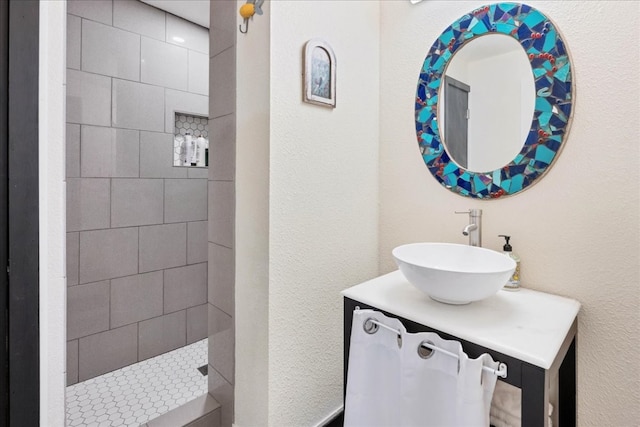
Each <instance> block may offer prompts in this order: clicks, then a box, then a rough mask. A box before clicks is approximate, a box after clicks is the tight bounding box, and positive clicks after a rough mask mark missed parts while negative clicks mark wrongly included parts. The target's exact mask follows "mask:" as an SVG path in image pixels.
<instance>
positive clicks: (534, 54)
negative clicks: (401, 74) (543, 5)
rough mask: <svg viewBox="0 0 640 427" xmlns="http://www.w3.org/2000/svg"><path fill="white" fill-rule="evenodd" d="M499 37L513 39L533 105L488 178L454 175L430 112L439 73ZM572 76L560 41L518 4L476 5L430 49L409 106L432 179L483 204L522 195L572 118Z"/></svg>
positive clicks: (457, 171) (545, 21) (539, 16)
mask: <svg viewBox="0 0 640 427" xmlns="http://www.w3.org/2000/svg"><path fill="white" fill-rule="evenodd" d="M487 33H499V34H505V35H508V36H511V37H513V38H514V39H515V40H517V41H518V43H520V45H521V46H522V48H523V49H524V51H525V52H526V54H527V56H528V58H529V62H530V64H531V71H532V74H533V76H534V81H535V90H536V102H535V109H534V114H533V121H532V123H531V128H530V130H529V133H528V136H527V139H526V140H525V142H524V144H523V146H522V149H521V151H520V153H518V155H516V157H515V158H514V159H513V160H512V161H511V162H510V163H509V164H507V165H506V166H504V167H503V168H501V169H497V170H495V171H490V172H482V173H481V172H471V171H467V170H465V169H463V168H460V167H459V166H458V165H457V164H456V163H455V162H453V161H452V160H451V159H450V158H449V155H448V154H447V152H446V151H445V149H444V145H443V143H442V141H441V138H440V133H439V130H438V121H437V115H436V112H437V111H438V93H439V90H440V86H441V82H442V77H443V75H444V72H445V69H446V67H447V65H448V63H449V61H450V60H451V58H452V57H453V56H454V54H455V53H456V52H457V50H458V49H460V48H461V47H463V46H464V45H465V44H466V43H468V42H469V41H471V40H473V39H474V38H475V37H477V36H479V35H482V34H487ZM572 93H573V80H572V69H571V63H570V61H569V56H568V54H567V50H566V46H565V42H564V41H563V40H562V38H561V36H560V33H559V32H558V30H557V29H556V27H555V26H554V25H553V23H552V22H551V21H550V20H549V18H547V17H546V16H545V15H544V14H543V13H542V12H540V11H539V10H536V9H534V8H533V7H531V6H528V5H526V4H521V3H496V4H491V5H487V6H482V7H480V8H478V9H475V10H473V11H472V12H470V13H468V14H466V15H464V16H462V17H460V18H459V19H458V20H457V21H455V22H454V23H453V24H452V25H451V26H449V27H447V28H446V29H445V30H444V31H443V32H442V34H441V35H440V36H439V37H438V38H437V39H436V41H435V42H434V43H433V45H432V46H431V48H430V49H429V52H428V53H427V56H426V58H425V60H424V63H423V66H422V70H421V72H420V77H419V80H418V87H417V91H416V101H415V120H416V134H417V137H418V144H419V146H420V152H421V153H422V158H423V160H424V162H425V164H426V165H427V167H428V169H429V171H430V172H431V174H432V175H433V176H434V177H435V178H436V180H438V182H440V184H442V185H443V186H445V187H446V188H449V189H450V190H451V191H454V192H456V193H458V194H460V195H463V196H467V197H473V198H479V199H489V198H498V197H503V196H508V195H511V194H514V193H517V192H519V191H522V190H524V189H526V188H527V187H528V186H530V185H531V184H533V183H534V182H535V181H536V180H537V179H538V178H540V177H541V176H542V175H543V174H544V173H545V171H546V170H547V169H548V168H549V167H550V166H551V164H552V163H553V161H554V160H555V159H556V158H557V154H558V153H559V152H560V150H561V149H562V146H563V144H564V141H565V139H566V135H567V133H566V132H567V130H568V123H569V120H570V118H571V111H572Z"/></svg>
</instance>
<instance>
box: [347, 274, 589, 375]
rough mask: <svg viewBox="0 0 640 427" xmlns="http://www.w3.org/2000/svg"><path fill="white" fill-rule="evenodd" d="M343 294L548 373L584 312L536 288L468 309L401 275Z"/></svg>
mask: <svg viewBox="0 0 640 427" xmlns="http://www.w3.org/2000/svg"><path fill="white" fill-rule="evenodd" d="M342 295H343V296H345V297H347V298H350V299H352V300H356V301H359V302H362V303H364V304H367V305H370V306H373V307H376V308H378V309H380V310H384V311H387V312H389V313H393V314H395V315H396V316H399V317H403V318H405V319H408V320H411V321H414V322H417V323H420V324H423V325H426V326H429V327H431V328H433V329H437V330H439V331H442V332H445V333H447V334H450V335H454V336H456V337H458V338H461V339H463V340H466V341H470V342H473V343H476V344H479V345H481V346H483V347H487V348H490V349H492V350H495V351H499V352H501V353H504V354H506V355H508V356H512V357H515V358H517V359H520V360H523V361H525V362H528V363H531V364H533V365H535V366H539V367H541V368H544V369H549V368H550V367H551V365H552V363H553V361H554V359H555V356H556V354H557V353H558V351H559V350H560V347H561V345H562V342H563V341H564V338H565V337H566V335H567V333H568V332H569V329H570V328H571V325H572V323H573V320H574V319H575V318H576V316H577V314H578V311H579V310H580V303H579V302H578V301H576V300H573V299H570V298H564V297H560V296H557V295H551V294H547V293H544V292H537V291H533V290H530V289H520V290H519V291H517V292H512V291H504V290H500V291H498V293H497V294H496V295H494V296H492V297H490V298H487V299H485V300H482V301H476V302H473V303H471V304H468V305H449V304H443V303H440V302H437V301H434V300H432V299H431V298H429V296H427V295H426V294H425V293H423V292H422V291H420V290H418V289H417V288H415V287H414V286H413V285H411V284H410V283H409V282H408V281H407V280H406V279H405V277H404V276H403V275H402V273H400V271H394V272H392V273H389V274H386V275H384V276H380V277H377V278H375V279H372V280H369V281H367V282H364V283H361V284H359V285H356V286H353V287H351V288H349V289H346V290H344V291H343V292H342Z"/></svg>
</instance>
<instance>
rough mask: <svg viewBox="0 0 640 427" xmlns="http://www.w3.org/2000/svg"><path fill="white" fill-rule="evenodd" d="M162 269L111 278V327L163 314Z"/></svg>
mask: <svg viewBox="0 0 640 427" xmlns="http://www.w3.org/2000/svg"><path fill="white" fill-rule="evenodd" d="M162 298H163V293H162V271H154V272H152V273H146V274H136V275H135V276H129V277H122V278H120V279H113V280H111V327H112V328H117V327H119V326H123V325H128V324H129V323H134V322H139V321H141V320H147V319H151V318H153V317H157V316H161V315H162Z"/></svg>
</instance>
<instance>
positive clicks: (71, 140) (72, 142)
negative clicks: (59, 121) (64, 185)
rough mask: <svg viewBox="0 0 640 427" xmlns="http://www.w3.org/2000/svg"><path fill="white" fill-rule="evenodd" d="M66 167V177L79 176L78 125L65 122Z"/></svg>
mask: <svg viewBox="0 0 640 427" xmlns="http://www.w3.org/2000/svg"><path fill="white" fill-rule="evenodd" d="M66 140H67V147H66V148H65V152H66V168H67V178H76V177H79V176H80V125H71V124H67V136H66Z"/></svg>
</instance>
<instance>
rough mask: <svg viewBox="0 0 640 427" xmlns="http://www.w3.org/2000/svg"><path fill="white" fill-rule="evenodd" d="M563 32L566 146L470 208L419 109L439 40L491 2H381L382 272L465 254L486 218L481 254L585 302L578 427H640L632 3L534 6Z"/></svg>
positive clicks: (526, 279)
mask: <svg viewBox="0 0 640 427" xmlns="http://www.w3.org/2000/svg"><path fill="white" fill-rule="evenodd" d="M528 3H529V4H531V5H532V6H534V7H537V8H538V9H540V10H541V11H542V12H544V13H545V14H547V15H548V16H549V17H550V18H551V19H552V20H553V21H554V22H555V23H556V24H557V25H558V26H559V28H560V30H561V31H562V33H563V35H564V37H565V40H566V43H567V45H568V47H569V50H570V53H571V55H572V59H573V65H574V71H575V74H574V76H575V81H576V88H577V99H576V104H575V110H574V116H573V123H572V126H571V130H570V134H569V139H568V141H567V144H566V147H565V148H564V150H563V152H562V153H561V155H560V157H559V158H558V159H557V161H556V162H555V164H554V166H553V168H552V169H551V171H550V172H549V173H548V174H547V175H546V176H545V177H544V178H543V179H542V180H541V181H540V182H539V183H538V184H536V185H535V186H533V187H532V188H530V189H528V190H527V191H525V192H524V193H521V194H519V195H516V196H513V197H510V198H507V199H504V200H497V201H488V202H481V201H473V200H470V199H465V198H462V197H460V196H457V195H455V194H453V193H451V192H449V191H447V190H446V189H444V188H442V187H441V186H440V185H439V184H438V183H437V182H436V180H435V179H434V178H433V177H431V175H430V173H429V172H428V170H427V168H426V167H425V166H424V163H423V162H422V159H421V157H420V155H419V153H418V148H417V142H416V138H415V134H414V121H413V97H414V94H415V85H416V83H417V79H418V73H419V71H420V67H421V65H422V62H423V60H424V56H425V55H426V52H427V50H428V49H429V47H430V46H431V43H432V42H433V40H435V38H436V37H437V36H438V35H439V33H440V32H441V31H442V30H443V29H444V28H445V27H446V26H447V25H449V24H450V23H451V22H453V21H454V20H455V19H457V18H458V17H460V16H461V15H462V14H464V13H467V12H468V11H471V10H473V9H474V8H476V7H478V6H479V5H481V4H483V2H478V1H472V2H433V1H425V2H422V3H420V4H418V5H416V6H412V5H411V4H410V3H409V2H396V1H385V2H383V3H381V14H380V15H381V57H380V63H381V69H380V87H381V93H380V118H381V123H380V164H381V168H380V205H381V208H380V265H381V268H380V272H381V273H385V272H388V271H391V270H392V269H394V268H395V267H394V265H393V261H392V259H391V249H392V248H393V247H395V246H397V245H399V244H403V243H409V242H415V241H447V242H456V243H465V242H466V238H465V237H463V236H462V234H461V230H462V227H463V226H464V225H465V221H466V218H465V217H464V216H458V215H454V214H453V211H454V210H464V209H468V208H481V209H483V210H484V218H483V225H484V245H485V246H486V247H489V248H492V249H500V247H501V246H500V239H499V238H498V237H497V235H498V234H510V235H511V236H513V238H512V244H513V246H514V249H515V250H516V251H517V252H519V254H520V256H521V257H522V280H523V285H524V286H526V287H530V288H533V289H537V290H541V291H546V292H551V293H555V294H560V295H565V296H568V297H572V298H575V299H577V300H579V301H580V302H581V303H582V306H583V308H582V310H581V312H580V315H579V325H578V328H579V332H578V334H579V335H578V416H579V424H580V425H582V426H602V425H610V426H632V425H637V423H638V419H640V412H639V411H640V405H639V404H638V403H639V400H640V394H639V393H640V386H639V376H638V375H639V374H638V370H637V369H636V367H635V365H636V364H634V363H633V362H632V361H637V360H638V357H637V354H636V353H637V345H638V342H639V339H640V333H639V330H638V326H639V311H638V306H639V302H640V301H639V295H640V294H639V292H638V282H639V279H640V278H639V268H640V264H639V256H640V248H639V245H640V235H639V232H640V227H639V221H638V219H639V218H640V212H639V206H640V200H639V197H640V191H639V187H638V178H639V177H638V170H639V169H640V161H639V158H638V156H639V150H638V140H639V124H638V117H639V115H640V111H639V105H638V98H639V97H640V93H639V88H638V84H639V83H638V74H639V72H640V66H639V65H640V63H639V61H640V59H639V57H638V48H637V43H638V41H639V33H638V17H639V16H640V10H639V8H640V5H639V4H638V3H637V2H612V1H581V2H577V1H572V2H538V1H532V2H528Z"/></svg>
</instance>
